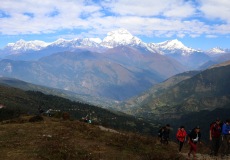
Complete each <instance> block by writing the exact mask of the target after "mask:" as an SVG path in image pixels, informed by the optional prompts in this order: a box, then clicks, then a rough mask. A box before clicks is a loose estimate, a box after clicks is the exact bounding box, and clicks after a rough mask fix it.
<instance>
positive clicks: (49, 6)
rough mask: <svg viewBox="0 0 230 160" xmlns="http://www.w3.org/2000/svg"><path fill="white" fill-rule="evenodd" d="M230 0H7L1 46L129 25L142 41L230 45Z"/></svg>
mask: <svg viewBox="0 0 230 160" xmlns="http://www.w3.org/2000/svg"><path fill="white" fill-rule="evenodd" d="M229 15H230V1H229V0H160V1H158V0H104V1H103V0H4V1H1V5H0V48H3V47H4V46H6V45H7V43H9V42H16V41H18V40H20V39H24V40H26V41H29V40H42V41H45V42H52V41H55V40H57V39H58V38H64V39H73V38H86V37H87V38H95V37H99V38H101V39H103V38H104V37H105V36H106V34H107V33H108V32H110V31H113V30H116V29H118V28H125V29H127V30H128V31H129V32H130V33H131V34H133V35H134V36H137V37H138V38H140V39H142V40H143V41H144V42H153V43H158V42H162V41H165V40H171V39H178V40H180V41H181V42H182V43H184V44H185V45H186V46H188V47H192V48H195V49H203V50H207V49H210V48H213V47H221V48H230V16H229Z"/></svg>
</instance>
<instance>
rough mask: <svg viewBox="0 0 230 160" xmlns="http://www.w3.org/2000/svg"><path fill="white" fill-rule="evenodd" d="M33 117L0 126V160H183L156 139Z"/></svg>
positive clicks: (172, 147) (80, 123)
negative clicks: (30, 120)
mask: <svg viewBox="0 0 230 160" xmlns="http://www.w3.org/2000/svg"><path fill="white" fill-rule="evenodd" d="M30 118H31V117H30V116H23V117H21V118H19V119H16V120H11V121H5V122H2V124H1V125H0V153H1V154H0V159H4V160H14V159H15V160H16V159H17V160H19V159H20V160H24V159H25V160H78V159H79V160H91V159H92V160H99V159H100V160H107V159H109V160H129V159H130V160H151V159H154V160H157V159H170V160H171V159H182V157H180V156H179V155H178V154H177V148H176V147H175V145H176V144H173V143H172V144H170V145H169V146H162V145H160V144H159V143H158V142H157V139H156V138H153V137H147V136H141V135H138V134H134V133H112V132H108V131H103V130H101V129H100V128H99V127H98V126H94V125H91V124H87V123H84V122H79V121H63V120H60V119H55V118H49V117H43V118H44V121H39V122H29V119H30Z"/></svg>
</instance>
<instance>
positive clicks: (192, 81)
mask: <svg viewBox="0 0 230 160" xmlns="http://www.w3.org/2000/svg"><path fill="white" fill-rule="evenodd" d="M182 75H184V74H179V75H176V76H174V82H173V81H171V82H173V83H171V82H170V83H167V81H165V82H163V83H161V84H158V85H156V86H154V87H153V88H152V89H151V90H149V92H146V93H143V94H142V95H141V96H139V97H136V98H135V99H134V100H136V101H137V100H139V101H138V103H137V102H134V103H133V100H130V101H127V103H126V104H125V108H126V109H127V111H126V112H129V113H130V114H133V115H136V116H142V117H149V118H150V117H151V118H153V117H154V118H155V119H160V118H162V119H167V118H179V117H180V116H182V115H184V114H187V113H192V112H199V111H202V110H208V111H211V110H214V109H217V108H222V107H228V108H229V104H230V88H229V86H230V81H229V78H230V61H227V62H224V63H222V64H219V65H215V66H212V67H210V68H209V69H206V70H204V71H201V72H197V73H195V75H194V74H190V76H188V77H187V78H186V77H185V76H184V78H183V77H181V76H182ZM180 77H181V78H182V79H181V78H180ZM175 78H176V79H177V80H176V81H175ZM171 79H173V77H172V78H170V79H169V80H171ZM168 84H169V85H168ZM132 104H135V106H132Z"/></svg>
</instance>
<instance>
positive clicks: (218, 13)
mask: <svg viewBox="0 0 230 160" xmlns="http://www.w3.org/2000/svg"><path fill="white" fill-rule="evenodd" d="M200 4H201V6H200V10H201V11H202V12H203V13H204V15H205V16H206V17H207V18H209V19H215V18H217V19H221V20H224V21H226V22H227V23H230V16H229V15H230V1H229V0H200Z"/></svg>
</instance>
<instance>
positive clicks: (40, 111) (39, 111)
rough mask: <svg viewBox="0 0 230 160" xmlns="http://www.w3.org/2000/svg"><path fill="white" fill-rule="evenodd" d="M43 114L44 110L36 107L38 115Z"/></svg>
mask: <svg viewBox="0 0 230 160" xmlns="http://www.w3.org/2000/svg"><path fill="white" fill-rule="evenodd" d="M43 113H44V110H43V109H42V107H41V106H38V114H39V115H41V114H43Z"/></svg>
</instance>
